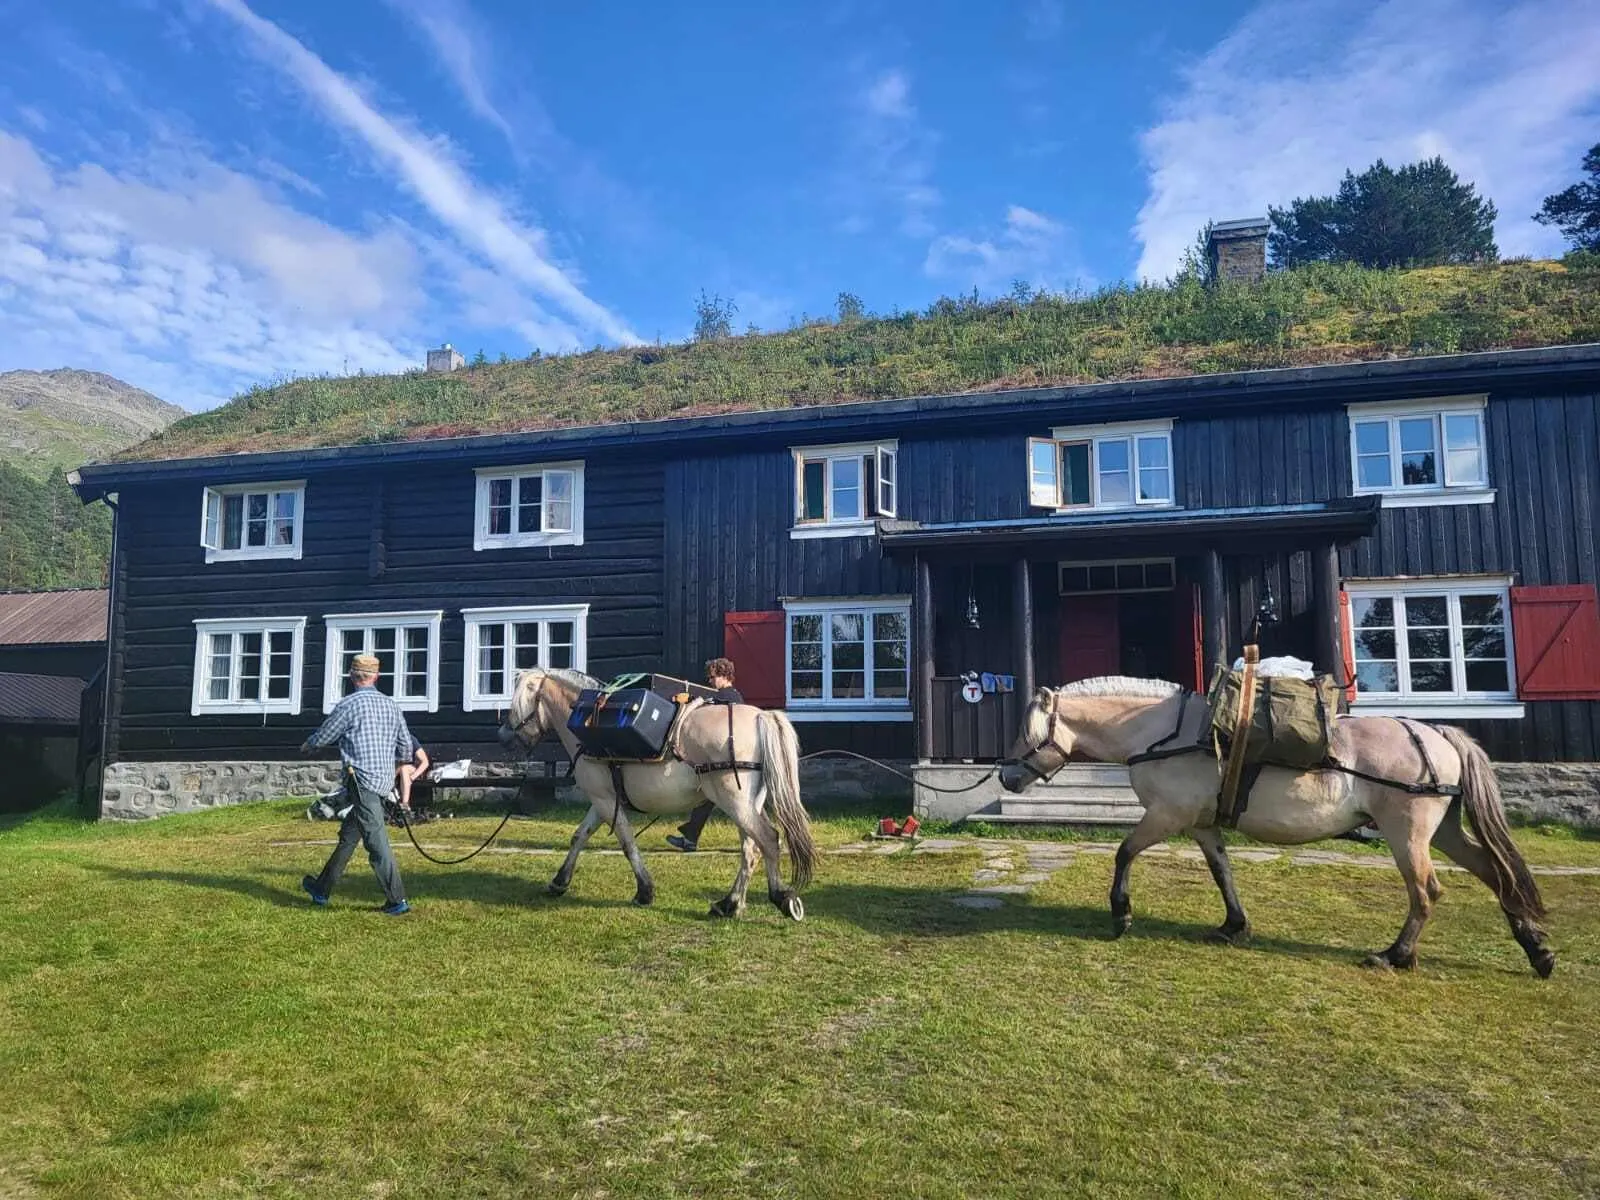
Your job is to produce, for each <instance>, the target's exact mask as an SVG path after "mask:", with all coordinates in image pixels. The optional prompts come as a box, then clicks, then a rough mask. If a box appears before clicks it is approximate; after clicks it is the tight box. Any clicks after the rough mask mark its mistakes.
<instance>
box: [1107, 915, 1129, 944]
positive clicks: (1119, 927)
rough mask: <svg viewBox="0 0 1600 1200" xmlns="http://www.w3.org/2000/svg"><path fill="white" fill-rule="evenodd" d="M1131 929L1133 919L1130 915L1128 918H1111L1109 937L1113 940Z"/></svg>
mask: <svg viewBox="0 0 1600 1200" xmlns="http://www.w3.org/2000/svg"><path fill="white" fill-rule="evenodd" d="M1132 928H1133V917H1132V916H1131V915H1130V916H1125V917H1112V918H1111V936H1112V937H1113V938H1119V937H1121V936H1122V935H1123V934H1125V933H1127V932H1128V930H1130V929H1132Z"/></svg>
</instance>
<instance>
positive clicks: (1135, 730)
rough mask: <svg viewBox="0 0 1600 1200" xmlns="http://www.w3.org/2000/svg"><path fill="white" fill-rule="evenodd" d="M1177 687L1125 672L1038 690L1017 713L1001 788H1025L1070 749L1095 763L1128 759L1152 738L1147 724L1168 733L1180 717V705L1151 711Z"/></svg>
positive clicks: (1054, 768)
mask: <svg viewBox="0 0 1600 1200" xmlns="http://www.w3.org/2000/svg"><path fill="white" fill-rule="evenodd" d="M1182 691H1183V689H1182V688H1180V687H1179V686H1178V685H1177V684H1175V683H1168V682H1166V681H1165V680H1161V679H1130V678H1128V677H1127V676H1124V675H1103V676H1099V677H1098V678H1095V679H1081V680H1079V681H1077V682H1076V683H1068V684H1064V685H1063V686H1061V687H1058V688H1040V689H1039V690H1038V691H1037V692H1035V693H1034V696H1033V700H1032V702H1031V703H1029V705H1028V709H1027V711H1026V712H1025V713H1024V714H1023V716H1022V732H1021V733H1020V734H1019V735H1018V736H1017V740H1016V743H1015V744H1014V745H1013V746H1012V747H1011V756H1010V757H1009V758H1007V759H1005V760H1004V761H1003V762H1002V763H1001V766H1000V786H1001V787H1003V788H1005V789H1006V791H1008V792H1023V791H1026V790H1027V789H1028V788H1030V787H1032V786H1033V785H1034V784H1035V783H1037V782H1039V781H1040V780H1048V779H1049V778H1050V777H1051V776H1053V775H1055V774H1056V772H1058V771H1060V770H1061V768H1062V767H1064V766H1066V765H1067V759H1069V758H1071V757H1072V753H1073V751H1074V750H1078V751H1082V752H1083V753H1084V754H1086V755H1087V756H1088V757H1090V758H1092V759H1095V760H1097V761H1099V762H1127V761H1128V758H1129V756H1130V755H1133V754H1135V753H1137V752H1138V751H1140V750H1144V749H1146V748H1147V747H1148V746H1149V745H1150V743H1151V742H1152V741H1153V740H1154V736H1153V735H1150V733H1149V729H1148V728H1147V727H1148V725H1149V724H1150V722H1152V721H1156V722H1160V721H1166V722H1168V724H1166V726H1165V727H1164V728H1163V729H1162V732H1167V731H1169V730H1170V729H1171V728H1172V726H1171V724H1170V722H1171V721H1172V720H1174V719H1175V717H1181V715H1182V710H1181V709H1178V710H1177V712H1176V714H1175V715H1174V714H1168V715H1166V716H1161V715H1160V714H1159V713H1158V712H1157V711H1156V710H1157V707H1158V706H1160V705H1163V704H1166V703H1168V702H1169V701H1170V702H1171V703H1172V704H1173V705H1176V704H1177V700H1175V699H1174V697H1177V696H1178V695H1179V694H1180V693H1181V692H1182Z"/></svg>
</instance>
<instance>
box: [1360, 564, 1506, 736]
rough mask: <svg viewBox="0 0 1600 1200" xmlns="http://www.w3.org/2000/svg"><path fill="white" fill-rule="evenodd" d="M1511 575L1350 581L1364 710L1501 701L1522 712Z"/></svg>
mask: <svg viewBox="0 0 1600 1200" xmlns="http://www.w3.org/2000/svg"><path fill="white" fill-rule="evenodd" d="M1510 584H1511V581H1510V580H1509V579H1506V578H1505V577H1503V576H1502V577H1488V578H1475V579H1462V578H1459V577H1456V578H1444V579H1385V580H1363V581H1359V582H1357V581H1354V580H1352V581H1349V582H1347V583H1346V584H1345V591H1346V592H1347V593H1348V595H1349V598H1350V641H1351V649H1352V651H1353V654H1352V657H1353V659H1354V662H1355V681H1356V700H1355V707H1356V711H1357V712H1358V713H1360V712H1370V711H1373V710H1377V709H1381V710H1385V711H1390V710H1395V711H1401V712H1404V711H1408V710H1420V709H1426V708H1452V709H1457V710H1460V714H1461V715H1463V716H1472V715H1478V714H1476V713H1475V712H1474V709H1473V706H1481V707H1489V708H1492V707H1494V706H1497V705H1498V706H1501V707H1502V709H1506V706H1510V709H1515V710H1516V711H1510V710H1505V711H1502V712H1486V713H1483V714H1482V715H1490V716H1499V715H1505V716H1518V715H1521V713H1520V707H1521V706H1520V705H1517V704H1516V679H1517V672H1516V661H1515V656H1514V651H1513V647H1512V637H1511V595H1510Z"/></svg>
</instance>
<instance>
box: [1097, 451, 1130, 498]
mask: <svg viewBox="0 0 1600 1200" xmlns="http://www.w3.org/2000/svg"><path fill="white" fill-rule="evenodd" d="M1098 453H1099V457H1100V503H1101V504H1132V503H1133V475H1132V472H1131V471H1130V469H1129V462H1130V459H1129V445H1128V440H1127V439H1126V438H1115V439H1112V440H1109V441H1103V442H1100V443H1099V446H1098Z"/></svg>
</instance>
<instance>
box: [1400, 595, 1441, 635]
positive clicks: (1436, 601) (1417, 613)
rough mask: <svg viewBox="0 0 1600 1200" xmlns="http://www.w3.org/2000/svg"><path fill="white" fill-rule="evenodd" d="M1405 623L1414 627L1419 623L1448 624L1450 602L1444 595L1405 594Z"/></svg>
mask: <svg viewBox="0 0 1600 1200" xmlns="http://www.w3.org/2000/svg"><path fill="white" fill-rule="evenodd" d="M1406 624H1407V625H1409V626H1410V627H1411V628H1413V629H1415V628H1416V627H1418V626H1419V625H1441V626H1448V625H1449V624H1450V602H1449V600H1448V599H1447V598H1446V597H1444V596H1407V597H1406Z"/></svg>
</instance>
